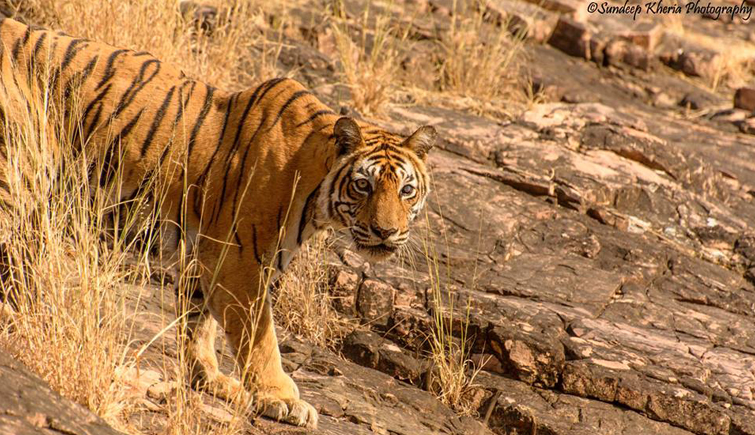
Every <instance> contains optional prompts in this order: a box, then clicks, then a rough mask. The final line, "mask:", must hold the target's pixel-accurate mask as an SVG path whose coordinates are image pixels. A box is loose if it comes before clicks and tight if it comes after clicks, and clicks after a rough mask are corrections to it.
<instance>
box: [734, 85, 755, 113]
mask: <svg viewBox="0 0 755 435" xmlns="http://www.w3.org/2000/svg"><path fill="white" fill-rule="evenodd" d="M734 107H736V108H737V109H744V110H748V111H750V112H755V88H751V87H745V88H739V89H737V92H736V93H734Z"/></svg>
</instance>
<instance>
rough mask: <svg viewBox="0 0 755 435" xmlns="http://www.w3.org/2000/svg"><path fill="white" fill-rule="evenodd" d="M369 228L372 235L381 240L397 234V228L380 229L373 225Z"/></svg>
mask: <svg viewBox="0 0 755 435" xmlns="http://www.w3.org/2000/svg"><path fill="white" fill-rule="evenodd" d="M370 227H371V228H372V233H373V234H375V235H376V236H378V237H380V238H381V239H383V240H385V239H387V238H388V237H390V236H392V235H394V234H396V233H397V232H398V228H381V227H379V226H377V225H374V224H373V225H371V226H370Z"/></svg>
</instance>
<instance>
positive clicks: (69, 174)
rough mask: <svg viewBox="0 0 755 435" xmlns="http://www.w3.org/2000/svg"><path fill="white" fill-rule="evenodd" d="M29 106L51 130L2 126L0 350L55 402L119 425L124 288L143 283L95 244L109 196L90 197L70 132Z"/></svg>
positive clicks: (119, 247)
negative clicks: (4, 306)
mask: <svg viewBox="0 0 755 435" xmlns="http://www.w3.org/2000/svg"><path fill="white" fill-rule="evenodd" d="M7 104H8V101H3V107H8V106H7ZM31 106H32V107H33V108H34V111H35V112H36V113H38V114H39V116H40V117H41V119H47V120H51V122H48V123H45V122H42V123H37V122H35V121H34V118H35V116H34V115H31V116H29V115H28V114H27V115H26V116H27V117H25V118H22V119H16V122H14V123H10V122H7V123H6V124H5V125H4V126H3V135H4V137H3V140H4V141H5V142H6V143H8V144H9V145H8V147H7V164H6V165H5V167H4V172H5V173H4V181H5V182H6V183H8V185H9V188H10V191H11V193H12V195H11V196H12V202H11V203H12V204H13V209H12V211H11V210H8V211H5V212H4V213H3V214H2V216H1V217H0V226H1V229H0V234H3V235H7V237H8V238H7V239H6V240H4V244H3V254H4V255H3V258H2V263H3V265H2V267H3V269H4V275H5V277H4V278H5V279H4V280H3V281H2V282H1V283H0V285H1V286H2V291H1V292H0V294H4V295H5V297H6V298H7V301H8V302H9V305H10V306H12V307H13V310H14V312H13V313H12V314H11V315H10V318H9V319H7V320H8V321H7V322H4V323H3V328H2V333H0V346H2V347H4V348H5V349H7V350H9V351H10V352H11V353H12V354H13V355H14V356H16V357H17V358H18V359H19V360H21V361H22V362H23V363H25V364H26V365H27V366H29V367H30V368H31V369H32V370H34V371H36V372H37V373H38V374H40V376H41V377H42V378H43V379H45V380H46V381H47V382H49V383H50V385H51V386H52V387H53V388H54V389H56V390H57V391H59V392H60V393H62V394H63V395H64V396H66V397H69V398H70V399H72V400H74V401H76V402H78V403H81V404H83V405H85V406H87V407H88V408H90V409H92V410H93V411H94V412H96V413H97V414H99V415H101V416H103V417H105V418H106V419H107V420H108V421H110V422H113V423H114V424H115V425H116V426H119V424H118V422H119V420H118V418H119V417H120V416H121V415H122V414H123V413H124V412H125V411H126V409H127V408H128V407H129V397H128V394H127V393H126V392H125V391H124V389H122V388H119V385H120V376H121V374H122V373H124V372H125V371H127V369H128V368H129V367H131V366H133V364H134V360H133V359H132V358H130V357H129V356H128V352H127V349H128V345H129V342H128V340H129V339H128V337H124V334H123V332H124V330H126V327H127V316H128V313H127V312H126V310H125V305H126V292H125V286H126V285H127V284H128V283H134V282H141V279H142V278H143V277H142V276H138V275H134V274H133V273H131V272H130V271H129V270H128V269H127V268H125V267H124V266H125V262H126V259H127V255H128V254H127V252H128V251H130V250H131V249H132V246H130V245H129V243H128V242H126V240H125V239H123V238H121V237H119V236H117V235H116V236H115V237H114V238H111V239H109V240H108V239H107V238H103V237H102V235H103V233H104V230H105V229H106V227H107V226H108V222H109V216H108V213H109V211H110V204H109V203H108V198H109V197H110V195H111V192H108V191H106V190H103V189H97V188H95V186H92V189H91V190H90V189H89V187H90V186H89V180H88V175H87V165H86V163H85V161H84V158H83V156H78V157H77V156H74V155H73V154H72V152H71V150H73V149H74V147H73V146H70V143H71V142H72V140H73V137H72V134H71V130H68V129H67V126H66V125H64V123H62V122H59V121H58V122H55V121H54V120H56V119H58V117H57V115H56V113H54V110H53V109H52V108H50V107H48V106H47V105H46V104H45V103H43V102H41V101H32V102H31ZM21 116H22V117H23V116H24V115H21ZM37 126H39V128H37ZM90 192H92V193H93V195H92V196H90V195H89V193H90ZM137 201H138V199H137ZM116 219H117V217H116ZM123 221H124V222H131V223H134V224H136V223H137V222H138V221H136V220H132V219H124V220H123ZM122 229H123V230H124V233H127V232H138V231H139V229H137V228H135V227H130V228H128V227H127V228H122Z"/></svg>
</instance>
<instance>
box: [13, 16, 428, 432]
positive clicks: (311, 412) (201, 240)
mask: <svg viewBox="0 0 755 435" xmlns="http://www.w3.org/2000/svg"><path fill="white" fill-rule="evenodd" d="M0 39H1V40H2V44H0V87H2V89H0V99H1V101H0V110H2V116H3V118H4V120H5V123H4V125H9V123H11V122H13V121H14V120H18V119H21V118H23V116H28V115H29V114H30V113H31V112H33V111H34V110H33V109H32V106H34V105H33V104H30V102H31V100H33V99H34V98H39V96H36V95H35V92H38V91H39V90H40V89H44V90H45V92H46V95H48V96H49V97H50V99H49V101H52V102H53V103H54V106H55V107H57V108H58V109H59V110H60V111H61V113H63V114H64V116H65V119H64V120H65V121H66V122H69V123H70V122H71V121H73V122H75V124H76V125H77V126H78V130H77V131H79V136H78V139H77V140H76V141H74V142H72V143H73V146H74V147H78V148H80V149H79V150H78V151H79V152H84V151H86V154H85V156H88V157H87V158H90V159H91V160H92V163H91V166H90V168H96V170H91V174H90V175H91V177H92V180H91V184H92V185H94V186H95V187H96V186H100V187H108V186H112V185H113V184H114V183H119V184H118V189H115V190H114V191H116V192H118V195H119V196H118V197H117V198H115V200H116V201H118V202H119V203H128V202H129V201H131V200H133V199H134V198H135V197H136V196H137V195H139V194H143V193H144V189H146V188H148V187H149V186H151V184H150V183H148V182H147V180H153V179H155V178H157V179H158V180H159V182H160V183H161V185H162V186H164V192H165V198H164V199H163V200H162V201H159V205H155V206H154V207H155V209H156V210H155V212H156V213H157V214H158V215H159V216H160V219H161V220H162V221H165V222H170V223H172V224H166V225H168V226H170V225H172V227H170V229H169V230H167V235H166V236H165V237H164V240H163V249H166V250H167V251H168V252H172V251H175V250H176V249H177V247H178V246H179V244H180V243H183V245H182V246H187V247H188V248H189V250H190V251H191V252H192V253H193V255H195V256H196V258H197V259H198V261H199V263H200V264H201V268H200V269H199V272H198V273H196V276H195V277H193V278H191V279H190V281H191V282H190V283H189V285H188V286H186V287H188V290H185V291H186V292H187V295H188V296H189V297H190V298H191V303H190V304H188V308H186V311H185V312H180V313H179V315H181V316H183V317H184V318H185V319H187V321H186V322H187V333H186V337H185V340H186V341H185V343H184V344H185V349H186V355H187V358H186V360H187V361H186V363H187V364H188V371H189V374H190V380H191V382H192V383H193V384H194V385H195V386H197V387H201V388H205V389H208V390H210V391H215V392H216V394H218V395H220V396H221V397H225V398H228V399H231V398H233V397H238V395H246V397H248V398H250V399H253V400H254V401H255V402H254V403H255V406H256V407H257V409H258V410H259V411H260V412H261V413H262V414H263V415H265V416H268V417H271V418H274V419H277V420H279V421H284V422H287V423H291V424H295V425H299V426H308V427H316V425H317V420H318V416H317V412H316V411H315V409H314V408H313V407H312V406H311V405H310V404H308V403H307V402H305V401H303V400H301V398H300V395H299V391H298V388H297V386H296V384H295V383H294V381H293V380H292V379H291V377H289V376H288V375H287V374H286V373H285V372H284V371H283V369H282V366H281V357H280V353H279V350H278V343H277V338H276V335H275V329H274V326H273V319H272V310H271V301H270V300H269V298H266V297H265V295H266V294H267V284H265V283H267V282H270V281H272V280H274V279H275V276H277V274H280V273H282V272H283V271H284V270H285V269H286V267H287V265H288V264H289V262H290V261H291V259H292V257H293V256H294V254H295V253H296V252H297V251H298V250H299V248H300V246H301V245H302V244H303V243H304V242H305V241H307V239H309V238H310V237H312V236H313V235H314V234H316V233H318V232H321V231H323V230H325V229H326V228H334V229H343V230H344V233H345V234H347V235H348V236H349V237H350V238H351V240H352V241H353V246H354V247H355V248H356V250H357V251H358V252H359V253H361V254H363V255H364V256H365V257H366V258H367V259H369V260H382V259H385V258H387V257H389V256H390V255H391V254H393V253H394V252H396V251H397V250H398V249H399V248H401V247H402V246H403V245H404V244H405V243H406V242H407V238H408V236H409V225H410V223H411V222H412V220H414V219H415V218H416V217H417V215H418V213H419V212H420V210H421V209H422V207H423V205H424V203H425V199H426V197H427V195H428V191H429V179H428V174H427V170H426V167H425V159H426V156H427V153H428V151H429V150H430V148H432V146H433V144H434V142H435V138H436V132H435V130H434V128H433V127H430V126H423V127H420V128H419V129H417V130H416V131H415V132H414V133H413V134H412V135H410V136H409V137H402V136H399V135H396V134H393V133H390V132H388V131H385V130H383V129H380V128H378V127H375V126H374V125H370V124H367V123H365V122H362V121H357V120H354V119H352V118H349V117H341V116H338V115H337V114H335V113H334V112H333V111H332V110H331V109H329V108H328V107H327V106H325V105H324V104H323V103H322V102H320V101H319V100H318V99H317V98H316V97H315V96H314V95H313V94H312V93H310V92H309V91H307V90H306V89H305V88H304V87H303V86H302V85H301V84H299V83H298V82H296V81H294V80H291V79H285V78H277V79H273V80H269V81H266V82H264V83H262V84H261V85H259V86H257V87H256V88H253V89H249V90H245V91H241V92H237V93H227V92H224V91H221V90H219V89H216V88H213V87H212V86H209V85H206V84H204V83H202V82H199V81H197V80H194V79H191V78H189V77H187V76H186V75H185V74H183V73H182V72H181V71H180V70H178V69H176V68H174V67H172V66H170V65H167V64H164V63H162V62H161V61H159V60H158V59H156V58H154V57H153V56H151V55H150V54H149V53H147V52H143V51H131V50H125V49H118V48H114V47H111V46H109V45H106V44H103V43H98V42H94V41H90V40H86V39H78V38H73V37H70V36H68V35H66V34H64V33H62V32H54V31H50V30H44V29H41V28H35V27H29V26H26V25H24V24H22V23H19V22H17V21H13V20H11V19H4V20H3V21H2V22H1V23H0ZM40 71H46V74H47V75H46V76H45V79H44V80H43V81H44V86H40V85H39V83H37V81H39V78H40V77H41V76H40ZM35 80H36V81H35ZM24 111H26V112H24ZM19 113H21V114H22V115H19ZM74 114H76V115H74ZM36 116H44V115H42V114H36ZM72 118H73V119H72ZM5 142H7V141H3V144H2V147H3V149H5V147H6V146H7V145H6V144H5ZM60 143H65V142H63V141H60ZM69 143H71V142H69ZM3 155H5V154H3ZM95 162H96V164H95ZM0 169H2V167H1V166H0ZM2 174H4V172H3V171H2V170H0V176H2ZM116 174H120V176H116ZM0 181H2V180H1V179H0ZM9 195H10V192H8V189H7V186H6V183H0V199H2V198H5V199H4V200H5V201H6V202H8V201H9V199H8V198H9ZM157 203H158V202H156V204H157ZM229 246H230V248H229ZM267 270H272V271H273V274H274V276H273V278H272V280H266V279H264V275H265V273H266V271H267ZM216 322H217V323H220V324H221V325H222V327H223V329H224V331H225V334H226V337H227V341H228V342H229V343H230V345H231V346H232V348H233V350H234V355H235V358H236V359H237V364H238V365H237V367H239V368H240V369H241V370H243V373H246V374H248V376H244V377H243V379H244V380H243V381H240V380H239V379H236V378H233V377H230V376H226V375H223V374H221V373H220V372H219V370H218V362H217V360H216V357H215V352H214V340H215V329H216V328H215V326H216Z"/></svg>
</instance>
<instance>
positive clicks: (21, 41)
mask: <svg viewBox="0 0 755 435" xmlns="http://www.w3.org/2000/svg"><path fill="white" fill-rule="evenodd" d="M30 36H31V27H27V28H26V31H24V36H23V37H21V38H18V39H17V40H16V44H15V45H14V46H13V52H12V56H13V60H15V61H16V62H18V55H19V54H20V53H21V48H23V46H25V45H26V43H27V42H29V37H30Z"/></svg>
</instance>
